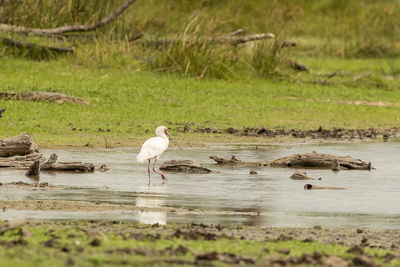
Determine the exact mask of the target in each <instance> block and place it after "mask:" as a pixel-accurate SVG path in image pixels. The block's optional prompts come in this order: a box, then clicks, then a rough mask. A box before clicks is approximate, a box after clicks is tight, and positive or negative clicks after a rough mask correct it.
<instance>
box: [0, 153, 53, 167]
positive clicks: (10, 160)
mask: <svg viewBox="0 0 400 267" xmlns="http://www.w3.org/2000/svg"><path fill="white" fill-rule="evenodd" d="M35 160H39V161H40V162H44V161H45V158H43V155H42V154H40V153H32V154H28V155H25V156H13V157H0V168H17V169H26V168H29V167H30V166H31V165H32V164H33V163H34V162H35Z"/></svg>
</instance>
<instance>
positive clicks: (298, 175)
mask: <svg viewBox="0 0 400 267" xmlns="http://www.w3.org/2000/svg"><path fill="white" fill-rule="evenodd" d="M290 179H292V180H322V178H321V177H320V178H311V177H309V176H307V173H305V172H303V171H299V170H296V171H295V173H293V174H292V176H290Z"/></svg>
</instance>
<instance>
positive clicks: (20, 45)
mask: <svg viewBox="0 0 400 267" xmlns="http://www.w3.org/2000/svg"><path fill="white" fill-rule="evenodd" d="M0 40H1V41H2V43H3V44H4V45H6V46H10V47H15V48H19V49H39V50H49V51H51V52H55V53H73V52H74V49H72V47H58V46H47V45H40V44H35V43H29V42H19V41H16V40H12V39H9V38H0Z"/></svg>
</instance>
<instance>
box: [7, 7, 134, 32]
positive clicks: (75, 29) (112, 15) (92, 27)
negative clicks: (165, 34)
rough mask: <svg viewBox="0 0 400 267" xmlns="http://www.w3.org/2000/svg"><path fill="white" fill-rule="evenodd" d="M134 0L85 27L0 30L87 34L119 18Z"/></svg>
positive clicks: (15, 27) (9, 29) (67, 26)
mask: <svg viewBox="0 0 400 267" xmlns="http://www.w3.org/2000/svg"><path fill="white" fill-rule="evenodd" d="M134 2H136V0H127V1H125V3H123V4H122V5H121V6H120V7H118V8H117V9H116V10H115V11H114V12H112V13H110V14H109V15H108V16H107V17H105V18H103V19H101V20H99V21H98V22H96V23H92V24H85V25H73V26H70V25H66V26H61V27H57V28H53V29H35V28H27V27H22V26H15V25H9V24H2V23H0V30H2V31H8V32H19V33H24V34H34V35H60V34H66V33H70V32H88V31H94V30H96V29H97V28H100V27H102V26H104V25H106V24H108V23H110V22H111V21H113V20H115V19H116V18H117V17H118V16H120V15H121V14H122V13H123V12H124V11H125V10H126V9H127V8H128V7H129V6H130V5H132V4H133V3H134Z"/></svg>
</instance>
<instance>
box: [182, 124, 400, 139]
mask: <svg viewBox="0 0 400 267" xmlns="http://www.w3.org/2000/svg"><path fill="white" fill-rule="evenodd" d="M175 130H176V131H177V132H193V133H214V134H231V135H236V136H256V137H268V138H275V137H293V138H311V139H323V140H325V139H330V140H356V139H359V140H363V139H375V138H377V137H384V138H385V139H386V140H387V139H389V138H395V137H396V135H399V133H400V129H399V128H398V127H394V128H389V129H374V128H369V129H343V128H333V129H323V128H322V127H319V128H318V129H315V130H299V129H290V130H284V129H268V128H244V129H239V128H226V129H218V128H215V127H212V128H210V127H191V126H190V125H188V124H186V125H184V126H181V127H176V128H175Z"/></svg>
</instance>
